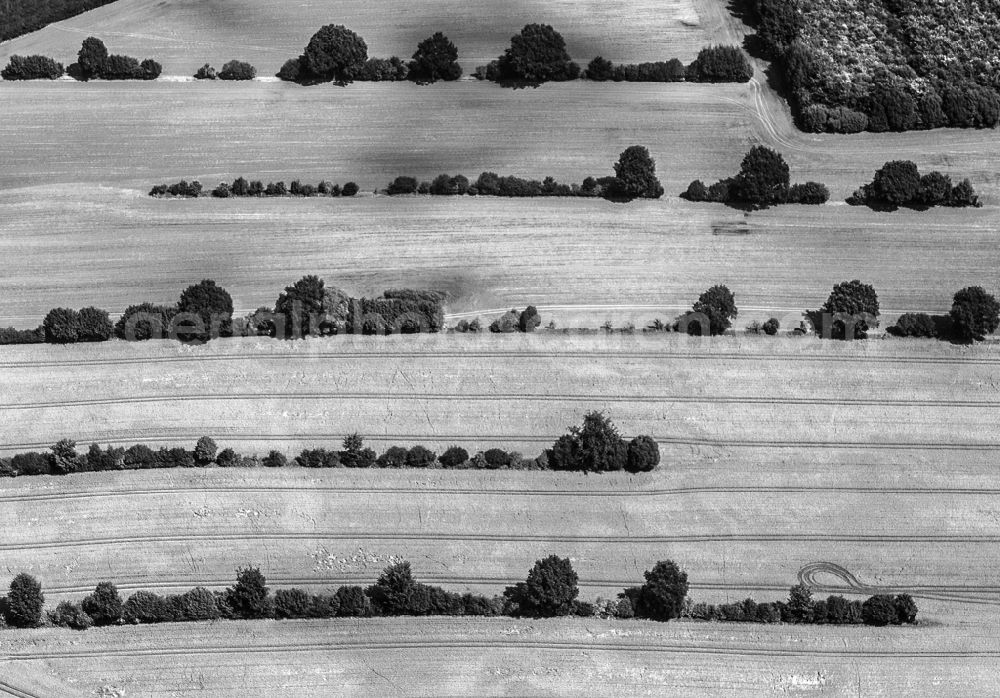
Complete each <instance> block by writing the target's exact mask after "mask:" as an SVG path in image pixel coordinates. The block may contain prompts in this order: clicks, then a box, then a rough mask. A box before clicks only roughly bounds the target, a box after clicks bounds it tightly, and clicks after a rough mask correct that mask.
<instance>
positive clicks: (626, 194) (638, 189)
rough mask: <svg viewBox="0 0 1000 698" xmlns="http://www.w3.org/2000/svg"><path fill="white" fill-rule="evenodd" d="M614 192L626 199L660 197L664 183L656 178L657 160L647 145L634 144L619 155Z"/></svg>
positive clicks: (616, 164)
mask: <svg viewBox="0 0 1000 698" xmlns="http://www.w3.org/2000/svg"><path fill="white" fill-rule="evenodd" d="M615 178H616V180H617V181H616V182H615V184H614V186H613V187H612V192H611V193H612V194H613V195H615V196H621V197H623V198H626V199H659V198H660V197H661V196H663V185H662V184H660V180H658V179H657V178H656V162H655V161H654V160H653V158H652V157H651V156H650V155H649V151H648V150H647V149H646V147H645V146H642V145H633V146H631V147H629V148H626V149H625V150H624V152H622V154H621V155H619V156H618V162H616V163H615Z"/></svg>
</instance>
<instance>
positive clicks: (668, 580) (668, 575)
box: [636, 560, 688, 621]
mask: <svg viewBox="0 0 1000 698" xmlns="http://www.w3.org/2000/svg"><path fill="white" fill-rule="evenodd" d="M645 577H646V583H645V584H643V585H642V586H641V587H640V588H639V603H638V608H636V615H638V616H640V617H642V618H649V619H651V620H659V621H667V620H670V619H671V618H677V617H678V616H680V614H681V609H682V608H683V607H684V597H686V596H687V592H688V578H687V572H684V571H683V570H681V569H680V567H678V566H677V564H676V563H675V562H673V561H672V560H661V561H660V562H657V563H656V565H655V566H654V567H653V569H652V570H647V571H646V573H645Z"/></svg>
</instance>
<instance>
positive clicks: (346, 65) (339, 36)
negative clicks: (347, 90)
mask: <svg viewBox="0 0 1000 698" xmlns="http://www.w3.org/2000/svg"><path fill="white" fill-rule="evenodd" d="M367 60H368V44H366V43H365V40H364V39H362V38H361V37H360V36H358V35H357V34H356V33H355V32H353V31H351V30H350V29H348V28H347V27H345V26H344V25H342V24H327V25H326V26H324V27H321V28H320V30H319V31H317V32H316V33H315V34H313V36H312V38H310V39H309V43H308V44H307V45H306V48H305V50H304V51H303V52H302V55H301V56H299V57H298V58H292V59H290V60H288V61H287V62H286V63H285V64H284V65H283V66H282V67H281V70H279V71H278V77H279V78H281V79H282V80H288V81H291V82H298V83H302V84H318V83H323V82H335V83H336V84H338V85H346V84H348V83H350V82H351V81H352V80H354V79H355V78H356V77H357V76H358V75H359V74H361V72H362V70H363V69H364V67H365V63H366V61H367Z"/></svg>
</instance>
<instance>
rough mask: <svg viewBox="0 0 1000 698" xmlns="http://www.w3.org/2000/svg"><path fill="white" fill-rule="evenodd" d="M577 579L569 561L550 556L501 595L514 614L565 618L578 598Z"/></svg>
mask: <svg viewBox="0 0 1000 698" xmlns="http://www.w3.org/2000/svg"><path fill="white" fill-rule="evenodd" d="M578 582H579V578H578V577H577V574H576V572H575V571H573V565H572V564H571V563H570V561H569V559H568V558H560V557H557V556H555V555H550V556H548V557H547V558H544V559H542V560H538V561H537V562H536V563H535V565H534V567H532V568H531V571H530V572H528V578H527V580H525V581H524V582H522V583H520V584H517V585H516V586H513V587H508V588H507V590H506V591H505V592H504V596H505V598H507V599H508V601H509V602H511V603H512V604H513V605H514V607H516V610H517V613H518V614H519V615H524V616H533V617H536V618H551V617H554V616H568V615H570V614H571V613H573V608H574V601H576V597H577V596H579V594H580V590H579V588H578V587H577V583H578Z"/></svg>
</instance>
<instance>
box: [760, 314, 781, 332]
mask: <svg viewBox="0 0 1000 698" xmlns="http://www.w3.org/2000/svg"><path fill="white" fill-rule="evenodd" d="M761 329H762V330H764V334H766V335H768V336H769V337H773V336H774V335H776V334H778V330H780V329H781V323H780V322H779V321H778V319H777V318H771V319H770V320H768V321H767V322H765V323H764V325H763V326H762V327H761Z"/></svg>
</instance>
